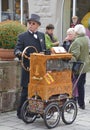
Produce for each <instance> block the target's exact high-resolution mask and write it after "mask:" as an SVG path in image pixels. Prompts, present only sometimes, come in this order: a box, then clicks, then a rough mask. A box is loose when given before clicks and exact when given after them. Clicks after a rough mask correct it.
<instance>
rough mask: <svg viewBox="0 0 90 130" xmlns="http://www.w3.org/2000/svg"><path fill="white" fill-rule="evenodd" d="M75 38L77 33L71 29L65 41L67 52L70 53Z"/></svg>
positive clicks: (64, 45)
mask: <svg viewBox="0 0 90 130" xmlns="http://www.w3.org/2000/svg"><path fill="white" fill-rule="evenodd" d="M74 38H75V31H74V28H69V29H68V30H67V37H66V38H65V39H64V42H63V45H62V46H63V47H64V48H65V49H66V51H68V49H69V47H70V45H71V43H72V41H73V40H74Z"/></svg>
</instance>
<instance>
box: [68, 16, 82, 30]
mask: <svg viewBox="0 0 90 130" xmlns="http://www.w3.org/2000/svg"><path fill="white" fill-rule="evenodd" d="M77 24H80V22H79V19H78V16H73V17H72V23H71V25H70V27H71V28H74V27H75V26H76V25H77Z"/></svg>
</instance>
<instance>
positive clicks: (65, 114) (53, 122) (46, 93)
mask: <svg viewBox="0 0 90 130" xmlns="http://www.w3.org/2000/svg"><path fill="white" fill-rule="evenodd" d="M26 50H27V49H26ZM26 50H25V51H24V52H26ZM23 55H24V54H23ZM71 57H72V55H71V54H70V53H59V54H50V55H45V54H44V53H32V54H30V57H28V59H29V60H30V68H29V69H28V71H29V72H30V82H29V84H28V99H27V100H26V101H25V103H24V104H23V107H22V112H21V113H22V119H23V121H24V122H25V123H33V122H34V121H35V120H36V119H37V117H38V116H40V117H41V118H42V119H43V120H44V122H45V125H46V126H47V127H48V128H54V127H56V126H57V125H58V123H59V121H60V117H61V118H62V120H63V122H64V123H65V124H72V123H73V122H74V120H75V119H76V116H77V105H76V103H75V101H74V100H73V97H72V69H71V64H70V62H69V61H70V60H71ZM26 58H27V56H26Z"/></svg>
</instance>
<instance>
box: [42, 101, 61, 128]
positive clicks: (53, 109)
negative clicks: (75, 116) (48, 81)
mask: <svg viewBox="0 0 90 130" xmlns="http://www.w3.org/2000/svg"><path fill="white" fill-rule="evenodd" d="M55 114H56V115H55ZM55 116H57V118H56V119H54V118H55ZM43 119H44V122H45V125H46V126H47V127H48V128H54V127H56V126H57V125H58V123H59V121H60V109H59V106H58V104H57V103H55V102H53V103H50V104H49V105H48V106H47V107H46V108H45V112H44V116H43ZM52 119H53V120H52Z"/></svg>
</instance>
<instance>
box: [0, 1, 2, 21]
mask: <svg viewBox="0 0 90 130" xmlns="http://www.w3.org/2000/svg"><path fill="white" fill-rule="evenodd" d="M1 21H2V0H0V22H1Z"/></svg>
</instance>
